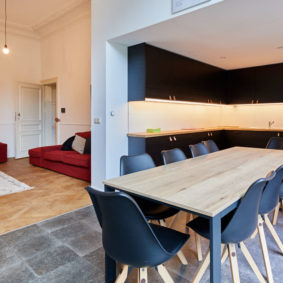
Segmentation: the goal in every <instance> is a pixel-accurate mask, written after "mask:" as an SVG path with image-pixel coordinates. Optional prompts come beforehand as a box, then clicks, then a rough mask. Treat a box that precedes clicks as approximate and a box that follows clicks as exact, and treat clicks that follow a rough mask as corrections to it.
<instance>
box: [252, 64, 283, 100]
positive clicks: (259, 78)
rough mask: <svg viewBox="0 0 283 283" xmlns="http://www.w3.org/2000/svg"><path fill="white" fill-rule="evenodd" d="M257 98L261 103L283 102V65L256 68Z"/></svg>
mask: <svg viewBox="0 0 283 283" xmlns="http://www.w3.org/2000/svg"><path fill="white" fill-rule="evenodd" d="M255 89H256V96H257V97H258V99H259V102H260V103H268V102H282V101H283V64H274V65H267V66H260V67H257V68H256V85H255Z"/></svg>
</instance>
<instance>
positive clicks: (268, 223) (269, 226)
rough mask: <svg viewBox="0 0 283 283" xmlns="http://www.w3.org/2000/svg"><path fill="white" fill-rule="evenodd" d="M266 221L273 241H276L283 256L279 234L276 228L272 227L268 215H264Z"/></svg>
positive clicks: (282, 245)
mask: <svg viewBox="0 0 283 283" xmlns="http://www.w3.org/2000/svg"><path fill="white" fill-rule="evenodd" d="M264 221H265V224H266V226H267V228H268V230H269V231H270V233H271V235H272V237H273V239H274V240H275V242H276V244H277V246H278V247H279V249H280V250H281V253H282V254H283V244H282V242H281V240H280V238H279V236H278V234H277V232H276V231H275V229H274V227H273V226H272V224H271V222H270V220H269V218H268V216H267V214H265V215H264Z"/></svg>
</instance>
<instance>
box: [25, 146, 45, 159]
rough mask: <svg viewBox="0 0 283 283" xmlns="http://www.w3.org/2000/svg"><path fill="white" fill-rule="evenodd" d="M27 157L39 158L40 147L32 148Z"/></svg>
mask: <svg viewBox="0 0 283 283" xmlns="http://www.w3.org/2000/svg"><path fill="white" fill-rule="evenodd" d="M28 154H29V156H31V157H41V154H42V153H41V147H37V148H33V149H30V150H29V151H28Z"/></svg>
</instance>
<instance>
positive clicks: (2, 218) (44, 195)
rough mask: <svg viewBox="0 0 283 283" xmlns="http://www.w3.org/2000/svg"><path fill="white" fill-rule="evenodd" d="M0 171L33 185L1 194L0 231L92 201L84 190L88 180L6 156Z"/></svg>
mask: <svg viewBox="0 0 283 283" xmlns="http://www.w3.org/2000/svg"><path fill="white" fill-rule="evenodd" d="M0 171H2V172H4V173H6V174H8V175H10V176H12V177H14V178H16V179H17V180H19V181H21V182H24V183H26V184H27V185H29V186H32V187H34V189H32V190H29V191H25V192H20V193H15V194H10V195H6V196H2V197H0V234H2V233H5V232H8V231H12V230H15V229H18V228H20V227H24V226H27V225H30V224H33V223H37V222H39V221H42V220H45V219H48V218H50V217H54V216H56V215H60V214H64V213H66V212H70V211H72V210H75V209H78V208H81V207H84V206H87V205H89V204H90V203H91V201H90V199H89V196H88V194H87V193H86V191H85V190H84V188H85V186H87V185H88V184H89V183H87V182H85V181H82V180H78V179H75V178H71V177H68V176H65V175H62V174H59V173H56V172H53V171H49V170H47V169H42V168H39V167H35V166H32V165H30V164H29V162H28V159H19V160H15V159H9V161H8V162H7V163H3V164H0Z"/></svg>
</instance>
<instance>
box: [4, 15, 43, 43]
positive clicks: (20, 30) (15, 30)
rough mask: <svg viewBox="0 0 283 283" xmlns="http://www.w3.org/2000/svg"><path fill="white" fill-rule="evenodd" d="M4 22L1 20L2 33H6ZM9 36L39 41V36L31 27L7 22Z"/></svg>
mask: <svg viewBox="0 0 283 283" xmlns="http://www.w3.org/2000/svg"><path fill="white" fill-rule="evenodd" d="M4 31H5V29H4V20H1V19H0V32H1V33H4ZM7 34H8V36H9V34H13V35H18V36H23V37H27V38H31V39H39V35H38V34H37V33H36V32H35V31H34V30H33V29H32V28H31V27H29V26H25V25H20V24H17V23H13V22H7Z"/></svg>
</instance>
